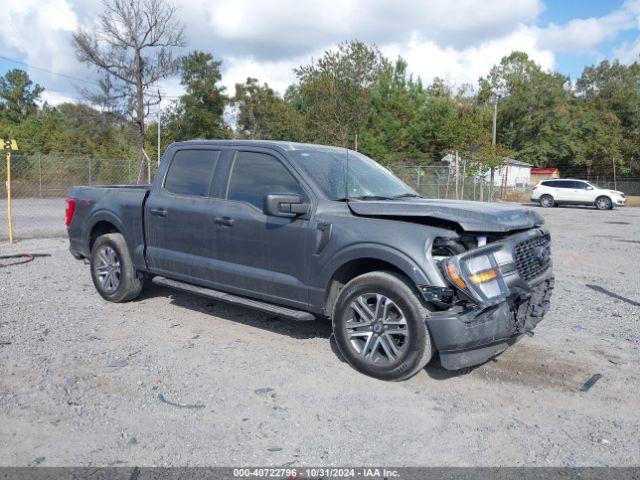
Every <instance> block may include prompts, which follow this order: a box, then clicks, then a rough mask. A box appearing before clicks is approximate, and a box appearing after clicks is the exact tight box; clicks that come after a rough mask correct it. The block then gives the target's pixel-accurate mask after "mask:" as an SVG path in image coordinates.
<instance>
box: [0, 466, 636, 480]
mask: <svg viewBox="0 0 640 480" xmlns="http://www.w3.org/2000/svg"><path fill="white" fill-rule="evenodd" d="M242 478H244V479H249V478H265V479H268V478H270V479H290V480H297V479H332V478H347V479H348V478H361V479H389V480H405V479H407V480H409V479H411V480H413V479H416V480H429V479H434V480H435V479H438V480H440V479H444V480H493V479H497V480H511V479H514V480H516V479H517V480H520V479H524V480H538V479H539V480H547V479H559V480H560V479H561V480H574V479H575V480H610V479H616V480H617V479H620V480H640V467H558V468H552V467H478V468H476V467H424V468H423V467H295V466H287V467H237V468H234V467H0V480H160V479H162V480H164V479H167V480H178V479H194V480H200V479H202V480H205V479H206V480H209V479H212V480H218V479H242Z"/></svg>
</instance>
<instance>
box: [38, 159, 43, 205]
mask: <svg viewBox="0 0 640 480" xmlns="http://www.w3.org/2000/svg"><path fill="white" fill-rule="evenodd" d="M38 194H39V195H40V198H42V154H41V153H39V154H38Z"/></svg>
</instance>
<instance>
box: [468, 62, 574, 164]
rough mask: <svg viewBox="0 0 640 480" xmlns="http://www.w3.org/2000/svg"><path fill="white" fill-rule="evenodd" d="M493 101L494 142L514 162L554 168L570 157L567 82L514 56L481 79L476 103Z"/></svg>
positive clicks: (570, 138) (572, 147) (570, 127)
mask: <svg viewBox="0 0 640 480" xmlns="http://www.w3.org/2000/svg"><path fill="white" fill-rule="evenodd" d="M492 96H493V97H498V99H499V100H498V128H497V132H498V141H499V142H500V143H503V144H504V145H505V146H506V147H508V148H509V149H511V150H513V151H515V152H516V154H515V155H516V158H518V159H519V160H523V161H525V162H530V163H532V164H534V165H540V166H545V165H557V164H558V163H562V162H566V161H569V160H570V159H571V158H572V157H573V156H574V153H575V148H576V145H575V140H576V139H575V137H574V135H573V132H572V118H571V92H570V89H569V79H568V78H567V77H565V76H563V75H560V74H558V73H548V72H544V71H543V70H542V69H541V68H540V66H539V65H537V64H536V63H535V62H534V61H533V60H531V59H530V58H529V57H528V56H527V54H526V53H524V52H513V53H511V54H510V55H508V56H506V57H504V58H503V59H502V60H501V62H500V64H498V65H496V66H494V67H493V68H492V69H491V71H490V72H489V75H488V76H487V77H486V78H482V79H480V92H479V98H478V100H479V101H481V102H482V101H488V100H489V99H490V97H492Z"/></svg>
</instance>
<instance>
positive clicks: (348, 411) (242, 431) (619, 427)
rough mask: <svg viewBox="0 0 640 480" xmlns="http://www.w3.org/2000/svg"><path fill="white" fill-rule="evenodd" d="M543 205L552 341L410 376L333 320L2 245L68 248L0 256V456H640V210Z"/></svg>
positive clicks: (173, 459)
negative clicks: (345, 348) (345, 349)
mask: <svg viewBox="0 0 640 480" xmlns="http://www.w3.org/2000/svg"><path fill="white" fill-rule="evenodd" d="M542 213H543V214H544V216H545V217H546V219H547V222H548V226H549V227H550V229H551V232H552V235H553V247H552V248H553V254H554V261H555V271H556V278H557V284H556V290H555V292H554V298H553V300H552V309H551V312H550V314H549V315H548V316H547V317H546V318H545V320H544V321H543V322H542V323H541V324H540V325H538V328H537V330H536V335H535V336H534V337H532V338H529V337H527V338H524V339H523V340H522V341H521V342H519V343H518V344H516V345H515V346H513V347H512V348H511V349H509V350H508V351H507V352H505V353H504V354H503V355H501V356H500V357H498V358H497V359H496V360H495V361H490V362H488V363H487V364H485V365H483V366H480V367H478V368H475V369H469V370H466V371H464V372H457V373H451V372H447V371H445V370H443V369H442V368H441V367H439V366H438V364H437V362H435V363H432V364H431V365H430V366H429V367H427V369H426V370H425V371H423V372H421V373H420V374H418V375H417V376H416V377H414V378H413V379H411V380H410V381H407V382H403V383H385V382H381V381H377V380H374V379H371V378H368V377H365V376H363V375H361V374H358V373H357V372H355V371H354V370H352V369H351V368H350V367H349V366H348V365H346V364H345V363H343V362H342V361H341V360H340V358H339V356H338V355H337V354H336V349H335V348H334V347H333V346H332V342H331V339H330V326H329V325H328V324H326V323H323V322H319V321H318V322H312V323H298V324H296V323H293V322H290V321H286V320H280V319H278V318H275V317H272V316H268V315H263V314H260V313H255V312H253V311H250V310H245V309H241V308H236V307H231V306H227V305H224V304H218V303H212V302H211V301H208V300H205V299H201V298H198V297H193V296H188V295H185V294H181V293H176V292H173V291H170V290H166V289H163V288H159V287H151V288H147V289H146V290H145V292H144V294H143V296H142V297H141V298H140V299H139V300H138V301H135V302H132V303H128V304H118V305H116V304H109V303H107V302H105V301H103V300H102V299H101V298H100V297H99V296H98V294H97V293H96V292H95V291H94V288H93V285H92V283H91V279H90V275H89V269H88V267H87V266H86V265H84V264H83V263H82V262H78V261H76V260H74V259H73V258H72V257H71V255H70V254H69V253H68V252H67V241H66V240H64V239H60V238H58V239H48V240H46V239H39V240H36V239H34V240H25V241H22V242H20V243H19V244H17V245H15V246H12V247H8V246H7V245H4V244H3V245H0V254H3V253H8V252H18V251H30V252H47V253H51V255H52V256H51V257H50V258H37V259H35V260H34V261H33V262H31V263H29V264H26V265H20V266H13V267H9V268H0V465H3V466H6V465H34V464H36V463H39V464H40V465H43V466H55V465H87V466H89V465H96V466H97V465H140V466H142V465H187V464H188V465H225V466H238V465H295V466H302V465H321V466H327V465H372V464H375V465H394V466H415V465H469V466H471V465H483V466H486V465H500V466H512V465H540V466H547V465H563V466H564V465H571V466H590V465H638V464H640V416H639V415H638V412H639V411H640V400H639V394H640V369H639V367H640V288H639V285H640V209H619V210H614V211H611V212H600V211H596V210H593V209H580V208H572V209H570V208H557V209H552V210H544V211H542ZM596 373H600V374H602V378H601V379H600V380H599V381H598V382H597V383H595V385H594V386H593V387H592V388H591V389H590V390H589V391H587V392H581V391H580V387H581V386H582V385H583V383H584V382H585V381H587V380H588V379H589V378H590V377H591V376H592V375H594V374H596Z"/></svg>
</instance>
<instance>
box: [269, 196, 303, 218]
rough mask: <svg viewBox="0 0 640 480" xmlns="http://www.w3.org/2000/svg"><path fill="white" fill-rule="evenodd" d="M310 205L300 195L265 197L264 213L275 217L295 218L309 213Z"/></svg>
mask: <svg viewBox="0 0 640 480" xmlns="http://www.w3.org/2000/svg"><path fill="white" fill-rule="evenodd" d="M309 208H310V205H309V203H307V202H306V201H305V199H304V198H303V197H301V196H300V195H267V197H266V201H265V212H266V214H267V215H273V216H275V217H297V216H299V215H304V214H305V213H309Z"/></svg>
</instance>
